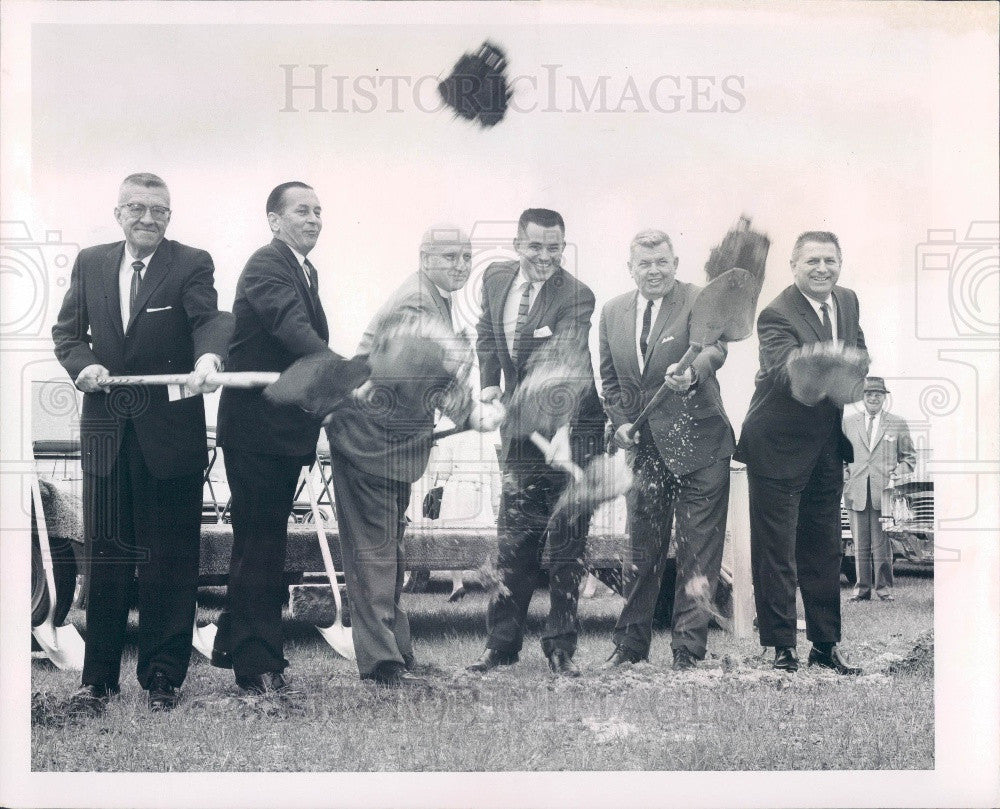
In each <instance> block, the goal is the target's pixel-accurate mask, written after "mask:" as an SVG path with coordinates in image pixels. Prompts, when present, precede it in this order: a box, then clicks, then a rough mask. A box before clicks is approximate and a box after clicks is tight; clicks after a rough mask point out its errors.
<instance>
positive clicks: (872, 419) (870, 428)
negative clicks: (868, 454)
mask: <svg viewBox="0 0 1000 809" xmlns="http://www.w3.org/2000/svg"><path fill="white" fill-rule="evenodd" d="M874 435H875V417H874V416H869V417H868V447H869V449H870V448H871V445H872V438H873V437H874Z"/></svg>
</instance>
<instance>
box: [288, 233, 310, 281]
mask: <svg viewBox="0 0 1000 809" xmlns="http://www.w3.org/2000/svg"><path fill="white" fill-rule="evenodd" d="M285 246H286V247H287V248H288V249H289V250H291V251H292V255H293V256H295V258H296V260H297V261H298V262H299V266H300V267H301V268H302V274H303V275H304V276H305V279H306V289H309V288H310V287H311V286H312V280H311V279H310V278H309V268H308V267H306V257H305V256H304V255H302V254H301V253H300V252H299V251H298V250H296V249H295V248H294V247H292V246H291V245H290V244H289V243H288V242H285Z"/></svg>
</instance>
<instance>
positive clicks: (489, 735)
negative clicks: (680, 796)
mask: <svg viewBox="0 0 1000 809" xmlns="http://www.w3.org/2000/svg"><path fill="white" fill-rule="evenodd" d="M432 586H433V590H432V592H429V593H426V594H420V595H407V596H404V599H405V603H406V605H407V608H408V609H409V611H410V615H411V622H412V627H413V632H414V636H415V651H416V654H417V657H418V660H419V661H421V663H422V664H423V667H422V668H423V671H422V672H421V673H423V674H424V675H426V676H428V677H429V678H430V680H431V681H432V687H431V688H430V689H428V690H427V691H420V692H409V693H397V692H385V691H380V690H377V689H375V688H374V687H372V686H370V685H368V684H363V683H361V682H360V681H359V680H358V678H357V672H356V669H355V668H354V664H353V663H349V662H348V661H345V660H342V659H339V658H337V657H336V656H335V655H334V654H333V652H332V651H331V650H330V649H329V647H327V646H326V645H325V644H324V643H323V642H322V640H321V639H320V637H319V635H318V634H317V633H316V631H315V630H314V629H313V628H312V626H310V625H308V624H304V623H302V622H299V621H295V620H292V619H289V620H287V621H286V623H285V629H286V635H287V637H288V643H287V646H286V656H287V657H288V659H289V660H290V661H291V663H292V668H291V669H290V673H291V674H292V676H293V680H294V683H295V685H296V687H297V689H298V690H299V693H298V694H296V695H295V696H294V698H292V699H288V700H278V699H274V698H268V697H263V698H249V697H244V696H242V695H240V693H239V692H238V690H237V689H236V687H235V685H234V684H233V682H232V674H231V672H228V671H222V670H220V669H214V668H212V667H211V666H209V665H208V662H207V661H206V660H205V659H204V658H202V657H200V656H199V655H198V654H197V653H195V654H194V656H193V658H192V665H191V669H190V673H189V676H188V679H187V681H186V683H185V686H184V691H183V695H184V697H183V701H182V702H181V704H180V705H179V706H178V708H177V709H175V710H174V711H172V712H170V713H168V714H151V713H149V711H148V710H147V709H146V705H145V699H144V698H145V694H144V692H142V691H141V690H140V689H139V688H138V684H137V683H136V682H135V679H134V676H133V674H132V672H133V671H134V666H135V653H134V646H131V645H130V647H129V650H128V652H127V655H128V657H127V660H126V662H125V664H124V666H123V681H122V694H121V695H120V696H119V697H118V698H116V699H115V700H113V701H112V703H111V705H110V706H109V709H108V712H107V713H106V715H105V716H103V717H101V718H98V719H88V720H74V721H70V722H67V721H66V720H65V719H64V717H63V716H62V715H61V713H60V711H59V710H58V709H59V706H60V703H61V702H62V701H64V700H65V698H66V697H67V696H68V695H69V694H70V693H71V692H72V691H73V690H74V688H75V687H76V685H77V683H78V677H79V675H78V673H73V672H61V671H57V670H54V669H52V668H51V667H49V666H47V665H45V664H44V663H39V662H36V663H34V664H33V671H32V681H33V690H34V692H35V694H36V697H35V703H36V708H37V710H36V711H33V715H34V716H35V717H36V720H35V721H34V723H33V727H32V742H31V745H32V753H31V758H32V768H33V769H34V770H53V771H92V770H97V771H154V772H163V771H206V770H207V771H407V770H411V771H430V770H455V771H503V770H796V769H929V768H933V766H934V725H933V721H934V706H933V685H934V684H933V671H932V665H933V664H932V660H928V659H927V658H926V655H925V656H924V659H922V660H917V661H916V663H915V664H914V665H903V666H899V665H896V666H895V667H893V665H892V664H893V663H894V662H895V663H897V664H898V663H899V661H900V660H901V659H902V658H904V657H905V656H906V655H907V654H909V653H911V651H912V650H913V648H914V645H915V644H916V643H917V641H918V638H919V637H920V636H921V634H924V635H925V636H926V633H927V632H928V631H929V630H931V628H932V626H933V580H932V579H929V578H916V577H898V578H897V592H896V598H897V600H896V601H895V602H893V603H886V604H881V603H878V602H876V603H861V604H851V603H845V604H844V627H845V639H844V644H843V645H844V648H845V650H847V651H848V652H849V654H850V656H851V658H852V661H853V662H856V663H858V664H860V665H861V666H863V667H864V668H865V674H864V675H862V676H861V677H850V678H847V677H838V676H836V675H834V674H832V673H829V672H826V671H819V670H816V669H806V668H804V667H803V669H801V670H800V671H799V672H798V673H797V674H795V675H783V674H778V673H776V672H774V671H772V670H771V668H770V659H769V658H764V657H762V656H761V648H760V647H759V646H758V645H757V644H756V641H754V640H743V641H738V640H736V639H734V638H732V637H730V636H728V635H726V634H724V633H722V632H720V631H713V632H712V634H711V637H710V639H709V652H710V656H709V659H707V660H706V661H705V662H703V663H702V664H700V666H699V667H698V669H697V670H696V671H694V672H685V673H683V674H675V673H674V672H672V671H671V670H670V659H671V656H670V643H669V635H668V634H665V633H656V635H655V636H654V641H653V649H652V653H651V660H650V662H649V663H643V664H639V665H636V666H630V667H626V668H625V669H623V670H621V671H619V672H615V673H602V672H599V671H597V670H596V666H597V665H598V664H599V663H600V662H601V661H602V660H603V659H604V657H606V656H607V654H608V653H609V651H610V645H611V644H610V634H611V629H612V627H613V625H614V621H615V618H616V617H617V613H618V610H619V609H620V607H621V603H622V601H621V599H620V598H618V597H616V596H610V595H606V596H604V597H601V598H595V599H592V600H584V601H582V602H581V618H582V621H583V633H582V635H581V638H580V648H579V651H578V652H577V656H576V659H577V661H578V662H579V663H580V664H581V666H582V667H583V668H584V675H583V677H581V678H580V679H579V680H575V681H573V680H564V679H556V678H554V677H552V676H551V675H550V674H549V673H548V671H547V668H546V665H545V661H544V658H543V657H542V654H541V649H540V647H539V644H538V641H537V637H538V634H539V632H540V630H541V626H542V622H543V619H544V613H545V609H546V607H547V601H548V598H547V593H545V592H539V593H538V594H536V596H535V601H534V602H533V606H532V611H531V615H530V623H529V628H528V631H529V637H528V639H527V640H526V643H525V649H524V652H523V654H522V658H521V662H520V663H519V664H518V665H516V666H513V667H510V668H504V669H500V670H498V671H495V672H491V673H490V674H488V675H486V676H484V677H479V676H473V675H469V674H466V673H465V672H464V670H463V667H464V665H465V664H467V663H468V662H470V661H471V660H473V659H474V658H475V657H476V656H478V654H479V653H480V651H481V650H482V645H483V640H484V637H483V635H484V629H485V619H484V611H485V606H486V596H485V594H484V593H482V592H472V593H471V594H470V595H469V596H468V597H467V598H466V599H465V600H464V601H463V602H460V603H459V604H448V603H446V602H445V600H444V599H445V595H446V593H447V586H446V584H445V582H444V580H443V579H441V580H437V579H435V580H433V581H432ZM848 595H849V591H848V590H847V589H845V590H844V591H843V596H844V598H845V600H846V597H847V596H848ZM213 598H214V601H213ZM207 601H208V603H207V604H206V605H205V607H203V609H202V611H201V614H202V615H203V617H206V618H209V617H212V616H213V614H214V612H213V610H215V609H217V608H218V599H217V596H214V595H213V594H211V593H210V594H208V598H207ZM71 617H73V618H74V619H75V620H79V616H77V615H74V616H71ZM130 631H131V632H134V631H135V627H134V625H131V627H130ZM807 650H808V644H807V642H806V641H805V639H804V637H802V638H801V641H800V646H799V652H800V656H802V657H803V658H804V657H805V653H806V652H807ZM908 662H909V663H913V661H912V660H911V661H908ZM897 670H898V671H899V673H890V672H891V671H897Z"/></svg>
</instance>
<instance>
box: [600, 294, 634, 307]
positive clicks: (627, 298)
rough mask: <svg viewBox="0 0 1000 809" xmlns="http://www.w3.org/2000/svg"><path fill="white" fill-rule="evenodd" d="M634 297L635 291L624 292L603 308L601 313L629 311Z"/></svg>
mask: <svg viewBox="0 0 1000 809" xmlns="http://www.w3.org/2000/svg"><path fill="white" fill-rule="evenodd" d="M634 297H635V290H634V289H633V290H632V291H631V292H623V293H622V294H621V295H615V297H613V298H612V299H611V300H609V301H608V302H607V303H605V304H604V306H602V307H601V311H602V312H614V311H615V310H616V309H627V308H628V307H629V306H630V305H631V303H632V299H633V298H634Z"/></svg>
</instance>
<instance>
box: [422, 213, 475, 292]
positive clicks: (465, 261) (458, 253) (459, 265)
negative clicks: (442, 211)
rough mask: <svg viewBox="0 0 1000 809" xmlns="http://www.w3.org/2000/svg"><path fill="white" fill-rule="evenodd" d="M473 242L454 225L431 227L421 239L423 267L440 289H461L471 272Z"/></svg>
mask: <svg viewBox="0 0 1000 809" xmlns="http://www.w3.org/2000/svg"><path fill="white" fill-rule="evenodd" d="M471 262H472V243H471V242H470V240H469V236H468V234H466V232H465V231H464V230H462V229H461V228H457V227H454V226H453V225H438V226H436V227H432V228H428V229H427V230H426V231H425V232H424V236H423V238H422V239H421V240H420V269H421V270H422V271H423V272H424V273H425V274H426V275H427V277H428V278H430V279H431V281H433V282H434V283H435V284H436V285H437V286H439V287H441V289H446V290H448V291H449V292H454V291H455V290H458V289H461V288H462V287H464V286H465V284H466V282H467V281H468V280H469V273H470V272H471V271H472V263H471Z"/></svg>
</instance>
